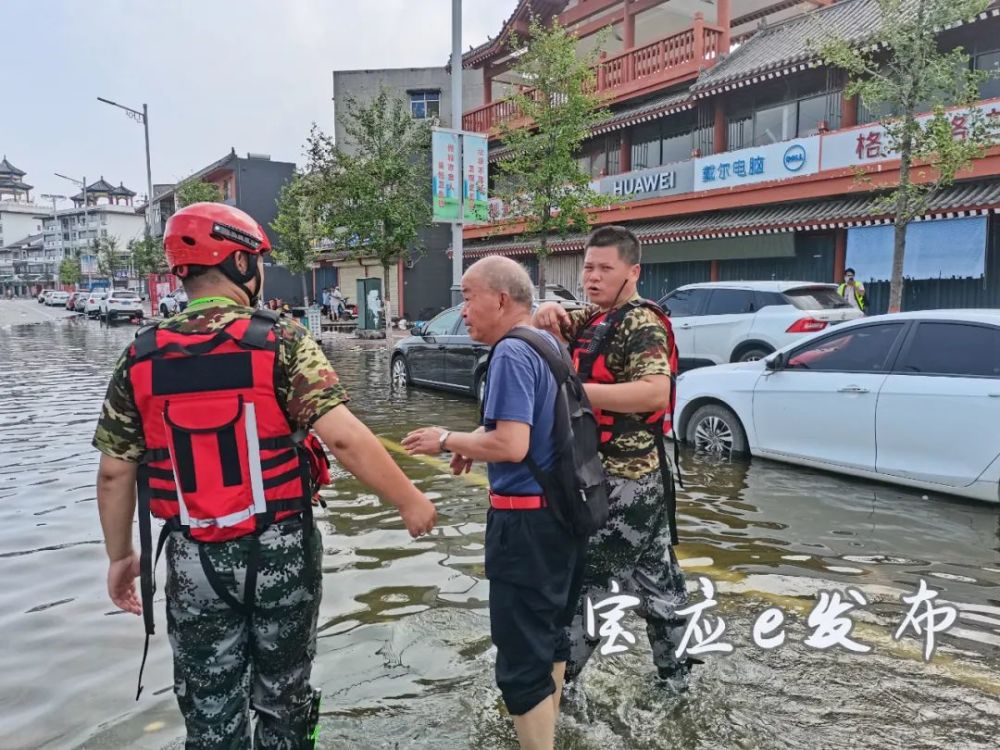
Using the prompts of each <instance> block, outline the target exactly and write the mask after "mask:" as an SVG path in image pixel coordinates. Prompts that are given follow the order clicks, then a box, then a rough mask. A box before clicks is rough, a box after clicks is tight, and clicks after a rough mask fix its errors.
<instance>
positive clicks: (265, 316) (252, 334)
mask: <svg viewBox="0 0 1000 750" xmlns="http://www.w3.org/2000/svg"><path fill="white" fill-rule="evenodd" d="M279 319H280V315H279V314H278V311H277V310H264V309H261V310H254V311H253V315H251V316H250V325H248V326H247V330H246V333H244V334H243V338H242V341H243V343H244V344H246V345H247V346H252V347H253V348H254V349H266V348H267V336H268V334H269V333H270V332H271V329H273V328H274V327H275V326H276V325H277V324H278V320H279Z"/></svg>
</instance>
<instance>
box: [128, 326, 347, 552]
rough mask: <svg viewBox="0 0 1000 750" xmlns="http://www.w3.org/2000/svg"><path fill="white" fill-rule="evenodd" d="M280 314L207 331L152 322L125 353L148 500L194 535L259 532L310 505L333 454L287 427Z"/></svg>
mask: <svg viewBox="0 0 1000 750" xmlns="http://www.w3.org/2000/svg"><path fill="white" fill-rule="evenodd" d="M276 322H277V315H276V314H273V313H270V312H268V311H257V312H255V313H254V315H253V316H252V317H250V318H244V319H239V320H235V321H233V322H232V323H231V324H230V325H228V326H227V327H226V328H225V329H223V330H220V331H213V332H209V333H197V334H190V333H178V332H175V331H170V330H165V329H158V328H155V327H151V328H148V329H145V330H144V331H141V332H140V333H139V335H138V336H137V337H136V340H135V342H134V343H133V345H132V347H131V349H130V352H129V379H130V381H131V384H132V389H133V392H134V395H135V403H136V407H137V408H138V411H139V415H140V417H141V420H142V429H143V436H144V438H145V443H146V454H145V456H144V458H143V461H142V463H141V465H140V468H139V472H138V479H139V499H140V520H141V515H142V514H143V511H144V510H145V508H143V507H142V506H143V505H146V506H148V512H149V513H151V514H152V515H154V516H156V517H158V518H162V519H165V520H166V521H167V525H168V527H169V528H171V529H178V530H182V531H184V532H185V533H186V534H187V535H188V536H190V538H191V539H194V540H196V541H199V542H222V541H226V540H229V539H235V538H237V537H241V536H245V535H247V534H252V533H256V532H259V531H261V530H263V529H264V528H266V527H267V526H268V525H269V524H270V523H272V522H273V521H280V520H282V519H284V518H287V517H289V516H292V515H294V514H296V513H299V512H302V511H308V510H309V509H310V507H311V502H312V496H313V493H314V492H315V491H316V490H317V489H318V486H319V485H321V484H326V483H329V481H330V474H329V463H328V462H327V459H326V454H325V452H324V450H323V447H322V445H321V444H320V443H319V441H318V440H317V438H316V437H315V436H313V435H311V434H306V433H298V434H293V430H292V428H291V426H290V424H289V419H288V416H287V415H286V413H285V409H284V406H283V405H282V404H281V403H279V401H278V398H277V395H276V390H275V375H276V373H277V372H278V350H279V345H280V331H279V330H278V329H277V327H276Z"/></svg>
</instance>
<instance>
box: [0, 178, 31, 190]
mask: <svg viewBox="0 0 1000 750" xmlns="http://www.w3.org/2000/svg"><path fill="white" fill-rule="evenodd" d="M32 187H33V186H32V185H26V184H25V183H23V182H21V181H20V180H18V179H16V178H15V179H0V188H2V189H4V190H31V189H32Z"/></svg>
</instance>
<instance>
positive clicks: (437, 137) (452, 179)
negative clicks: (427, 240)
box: [431, 129, 462, 223]
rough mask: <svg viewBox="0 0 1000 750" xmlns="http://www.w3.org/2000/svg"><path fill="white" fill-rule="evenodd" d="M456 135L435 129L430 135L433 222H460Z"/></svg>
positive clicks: (457, 142) (457, 141)
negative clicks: (432, 171)
mask: <svg viewBox="0 0 1000 750" xmlns="http://www.w3.org/2000/svg"><path fill="white" fill-rule="evenodd" d="M459 144H460V141H459V135H458V133H454V132H449V131H447V130H437V129H435V130H434V131H433V132H432V133H431V162H432V167H433V170H434V173H433V178H432V180H431V186H432V190H433V193H434V212H433V221H440V222H449V223H455V222H460V221H461V220H462V217H461V216H459V210H460V209H459V206H460V203H461V196H460V193H459V190H460V189H461V188H460V186H461V175H460V174H459V173H458V149H459V147H460V146H459Z"/></svg>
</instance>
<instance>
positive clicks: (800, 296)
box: [784, 286, 851, 310]
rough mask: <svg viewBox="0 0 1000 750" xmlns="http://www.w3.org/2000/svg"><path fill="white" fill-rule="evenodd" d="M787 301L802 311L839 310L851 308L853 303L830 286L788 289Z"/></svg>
mask: <svg viewBox="0 0 1000 750" xmlns="http://www.w3.org/2000/svg"><path fill="white" fill-rule="evenodd" d="M784 295H785V299H787V300H788V301H789V302H791V303H792V304H793V305H795V306H796V307H797V308H799V309H800V310H837V309H840V308H844V307H850V306H851V303H850V302H848V301H847V300H845V299H844V298H843V297H841V296H840V295H839V294H837V290H836V289H834V288H833V287H829V286H810V287H799V288H798V289H786V290H785V292H784Z"/></svg>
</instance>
